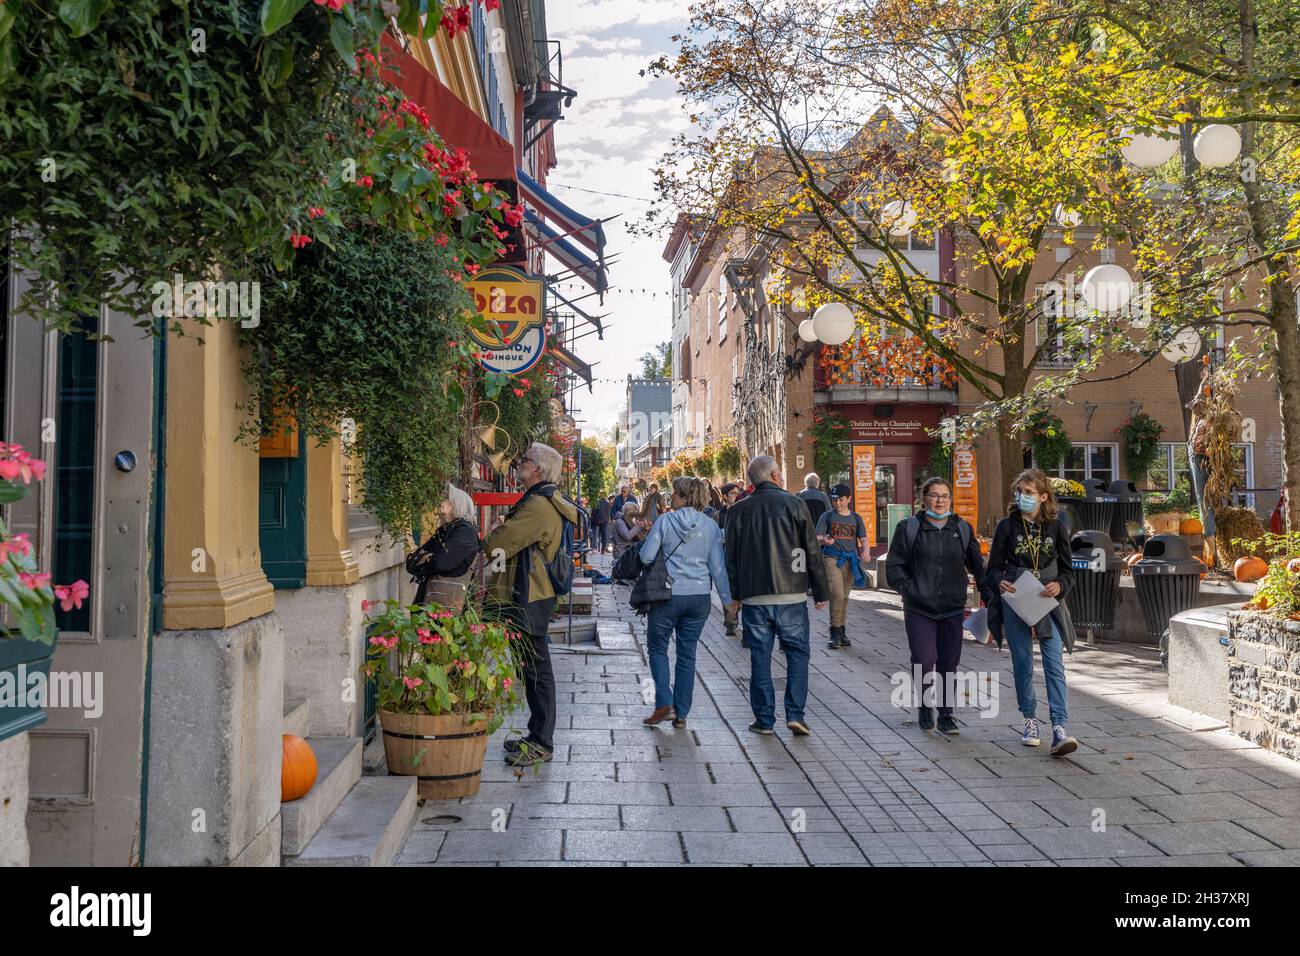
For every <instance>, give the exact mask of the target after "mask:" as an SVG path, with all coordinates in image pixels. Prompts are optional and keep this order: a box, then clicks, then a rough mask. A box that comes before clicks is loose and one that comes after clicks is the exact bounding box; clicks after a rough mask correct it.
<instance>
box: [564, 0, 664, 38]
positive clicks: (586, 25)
mask: <svg viewBox="0 0 1300 956" xmlns="http://www.w3.org/2000/svg"><path fill="white" fill-rule="evenodd" d="M689 20H690V3H689V2H688V0H558V2H555V3H551V4H548V5H547V8H546V29H547V32H548V33H550V35H551V37H552V38H557V37H558V38H560V39H563V35H564V33H566V32H582V33H596V32H600V31H603V30H609V29H611V28H613V27H616V26H621V25H622V24H625V23H635V24H640V25H642V26H648V25H651V24H661V23H680V24H681V25H683V26H685V24H686V23H687V22H689Z"/></svg>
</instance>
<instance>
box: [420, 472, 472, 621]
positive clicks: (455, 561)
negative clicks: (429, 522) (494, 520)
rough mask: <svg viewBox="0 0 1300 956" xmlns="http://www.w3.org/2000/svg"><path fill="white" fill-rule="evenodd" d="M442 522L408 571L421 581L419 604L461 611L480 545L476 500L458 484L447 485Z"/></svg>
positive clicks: (440, 510)
mask: <svg viewBox="0 0 1300 956" xmlns="http://www.w3.org/2000/svg"><path fill="white" fill-rule="evenodd" d="M438 516H439V517H440V518H441V519H442V523H441V524H439V525H438V527H437V529H436V530H435V531H434V532H433V534H432V535H431V536H430V537H429V540H428V541H426V542H424V544H423V545H421V546H420V548H419V550H417V551H415V552H413V553H412V554H411V555H410V556H409V557H408V558H407V559H406V570H407V571H408V572H409V573H410V574H411V576H412V577H414V578H415V580H416V581H418V582H419V588H418V589H417V590H416V592H415V603H416V604H426V603H428V602H430V601H433V602H436V603H438V604H441V605H442V606H443V607H445V608H447V610H449V611H453V612H454V613H457V614H459V613H460V612H461V611H462V610H464V607H465V591H466V587H467V585H468V583H469V579H470V577H471V576H472V570H473V567H474V559H475V558H477V557H478V554H479V550H480V544H479V538H478V527H477V526H476V525H475V524H474V518H475V514H474V502H473V500H472V499H471V498H470V496H469V495H467V494H466V493H465V492H463V491H461V490H460V489H459V488H457V487H456V486H455V485H452V484H448V485H447V500H446V501H444V502H443V503H442V504H441V505H439V506H438Z"/></svg>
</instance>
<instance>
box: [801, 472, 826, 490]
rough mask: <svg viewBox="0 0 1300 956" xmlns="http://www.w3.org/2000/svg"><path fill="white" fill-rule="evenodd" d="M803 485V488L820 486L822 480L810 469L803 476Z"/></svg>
mask: <svg viewBox="0 0 1300 956" xmlns="http://www.w3.org/2000/svg"><path fill="white" fill-rule="evenodd" d="M803 486H804V487H805V488H820V487H821V486H822V480H821V478H820V477H818V475H817V472H815V471H812V472H809V473H808V474H806V475H804V476H803Z"/></svg>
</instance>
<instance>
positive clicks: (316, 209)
mask: <svg viewBox="0 0 1300 956" xmlns="http://www.w3.org/2000/svg"><path fill="white" fill-rule="evenodd" d="M323 215H325V210H324V209H322V208H321V207H320V206H312V207H311V208H310V209H308V210H307V218H308V219H319V218H320V217H321V216H323Z"/></svg>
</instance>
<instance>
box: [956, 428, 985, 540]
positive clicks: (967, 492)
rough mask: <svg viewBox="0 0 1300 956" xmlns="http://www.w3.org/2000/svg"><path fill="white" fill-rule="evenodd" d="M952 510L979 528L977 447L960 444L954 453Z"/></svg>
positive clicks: (973, 526)
mask: <svg viewBox="0 0 1300 956" xmlns="http://www.w3.org/2000/svg"><path fill="white" fill-rule="evenodd" d="M952 483H953V489H952V510H953V511H955V512H957V514H958V515H960V516H961V517H963V518H965V519H966V520H967V521H969V522H970V526H971V527H972V528H977V529H978V528H979V525H978V524H977V522H978V521H979V516H980V489H979V479H978V478H977V477H976V475H975V449H974V448H971V447H970V446H969V445H958V446H957V447H956V448H955V449H953V453H952Z"/></svg>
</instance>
